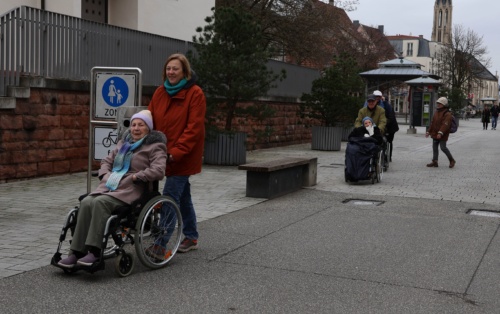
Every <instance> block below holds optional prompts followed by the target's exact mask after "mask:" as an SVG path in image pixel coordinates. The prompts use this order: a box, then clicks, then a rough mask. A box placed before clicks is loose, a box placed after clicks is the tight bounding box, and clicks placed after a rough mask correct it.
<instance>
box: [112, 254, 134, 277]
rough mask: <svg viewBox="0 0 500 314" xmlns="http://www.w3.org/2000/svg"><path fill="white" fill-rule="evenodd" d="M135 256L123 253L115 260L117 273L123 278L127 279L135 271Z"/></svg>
mask: <svg viewBox="0 0 500 314" xmlns="http://www.w3.org/2000/svg"><path fill="white" fill-rule="evenodd" d="M134 266H135V261H134V256H133V255H132V254H130V253H127V252H125V251H122V253H121V254H120V255H118V256H117V258H116V259H115V271H116V273H117V274H118V275H119V276H121V277H127V276H128V275H130V274H131V273H132V270H134Z"/></svg>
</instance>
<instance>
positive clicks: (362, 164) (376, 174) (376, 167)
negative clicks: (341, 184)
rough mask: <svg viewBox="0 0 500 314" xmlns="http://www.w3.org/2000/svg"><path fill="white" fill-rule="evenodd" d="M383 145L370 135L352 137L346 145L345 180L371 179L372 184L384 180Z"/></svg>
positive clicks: (348, 181)
mask: <svg viewBox="0 0 500 314" xmlns="http://www.w3.org/2000/svg"><path fill="white" fill-rule="evenodd" d="M384 155H385V152H384V149H383V145H378V144H377V142H376V141H375V140H374V139H373V138H370V137H351V138H349V142H348V143H347V147H346V156H345V168H344V177H345V182H347V183H351V182H358V181H362V180H370V181H371V183H372V184H375V181H376V182H382V178H383V176H384V168H385V166H384V157H385V156H384Z"/></svg>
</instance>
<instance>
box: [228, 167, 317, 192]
mask: <svg viewBox="0 0 500 314" xmlns="http://www.w3.org/2000/svg"><path fill="white" fill-rule="evenodd" d="M317 167H318V158H292V157H290V158H282V159H277V160H270V161H262V162H256V163H250V164H244V165H240V166H238V169H240V170H246V171H247V185H246V196H247V197H257V198H269V199H271V198H275V197H278V196H282V195H284V194H287V193H290V192H293V191H297V190H299V189H300V188H302V187H304V186H313V185H316V179H317V173H318V169H317Z"/></svg>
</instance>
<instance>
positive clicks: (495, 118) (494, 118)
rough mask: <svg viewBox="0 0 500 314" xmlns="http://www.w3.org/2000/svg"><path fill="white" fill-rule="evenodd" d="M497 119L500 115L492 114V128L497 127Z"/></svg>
mask: <svg viewBox="0 0 500 314" xmlns="http://www.w3.org/2000/svg"><path fill="white" fill-rule="evenodd" d="M497 120H498V117H494V116H491V128H492V129H496V128H497Z"/></svg>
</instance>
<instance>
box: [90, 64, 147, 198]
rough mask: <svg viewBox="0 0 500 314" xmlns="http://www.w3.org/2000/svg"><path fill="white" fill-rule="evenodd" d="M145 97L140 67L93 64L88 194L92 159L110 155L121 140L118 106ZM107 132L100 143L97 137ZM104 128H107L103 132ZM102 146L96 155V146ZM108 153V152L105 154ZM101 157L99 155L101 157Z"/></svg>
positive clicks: (134, 105)
mask: <svg viewBox="0 0 500 314" xmlns="http://www.w3.org/2000/svg"><path fill="white" fill-rule="evenodd" d="M141 97H142V71H141V69H139V68H117V67H94V68H92V70H91V82H90V111H89V134H88V139H89V155H88V165H87V193H90V192H91V190H92V181H91V180H92V162H93V161H96V160H101V159H102V158H104V157H105V156H107V155H108V154H109V152H110V151H111V150H112V149H113V148H114V146H113V144H115V145H116V142H117V141H118V134H116V133H114V132H115V131H116V130H117V127H118V123H117V121H116V118H117V116H118V114H117V113H118V109H119V108H121V107H138V106H139V104H140V102H141ZM98 130H99V131H100V133H101V134H106V133H107V134H108V136H107V137H104V138H103V139H102V141H101V142H100V143H97V141H96V139H95V137H96V134H97V132H98ZM101 131H104V133H103V132H101ZM98 144H102V146H103V148H101V151H99V156H97V153H98V152H97V149H96V147H97V145H98ZM106 152H107V153H106ZM99 157H100V158H99Z"/></svg>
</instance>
